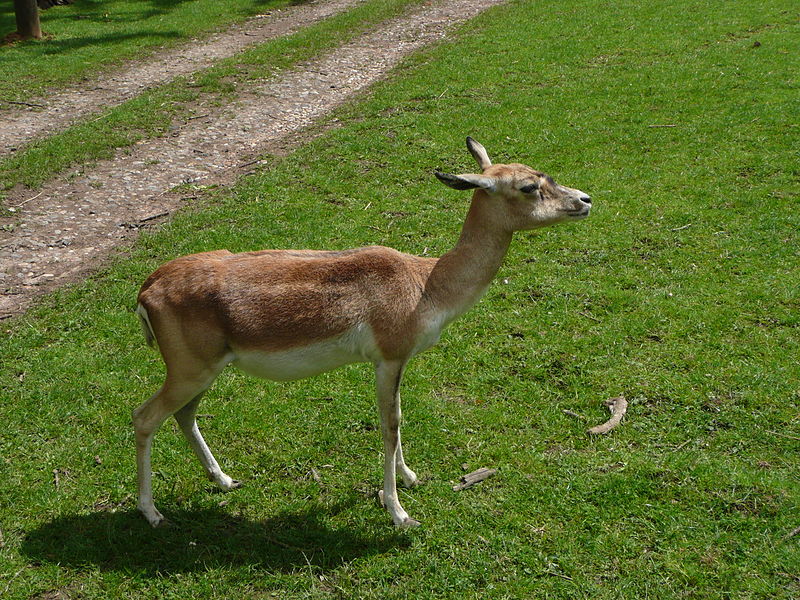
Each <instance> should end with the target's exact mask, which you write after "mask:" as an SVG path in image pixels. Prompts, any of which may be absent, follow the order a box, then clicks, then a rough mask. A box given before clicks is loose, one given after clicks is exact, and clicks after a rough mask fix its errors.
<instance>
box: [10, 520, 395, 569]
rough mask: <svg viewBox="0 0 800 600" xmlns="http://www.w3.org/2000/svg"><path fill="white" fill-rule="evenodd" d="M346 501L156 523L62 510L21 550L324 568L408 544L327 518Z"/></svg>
mask: <svg viewBox="0 0 800 600" xmlns="http://www.w3.org/2000/svg"><path fill="white" fill-rule="evenodd" d="M344 508H346V507H345V506H340V507H338V508H337V507H334V508H333V509H331V507H330V506H326V507H324V508H323V507H319V508H318V509H314V508H310V509H305V510H303V511H295V512H286V513H283V514H281V515H278V516H276V517H273V518H270V519H267V520H264V521H253V520H249V519H246V518H242V517H236V516H231V515H229V514H227V513H225V512H224V511H223V510H221V509H203V510H192V511H187V510H181V511H173V512H171V513H170V515H169V518H170V524H169V525H167V526H164V527H159V528H158V529H152V528H151V527H150V526H149V525H148V524H147V523H146V522H145V521H144V519H143V518H142V517H141V516H140V515H139V513H138V512H136V511H124V512H99V513H92V514H89V515H77V516H67V517H59V518H56V519H54V520H52V521H49V522H47V523H45V524H43V525H41V526H40V527H38V528H37V529H35V530H33V531H31V532H30V533H28V535H27V536H25V538H24V540H23V542H22V547H21V552H22V553H23V554H24V555H26V556H27V557H28V558H29V560H31V561H34V562H37V563H48V562H49V563H59V564H61V565H69V566H74V567H81V566H86V565H95V566H97V567H98V568H100V569H101V570H104V571H125V572H131V571H133V572H138V573H142V574H144V575H147V576H163V575H164V574H169V573H185V572H191V571H205V570H207V569H209V568H213V567H215V566H235V565H243V564H246V565H259V566H261V567H263V568H264V569H268V570H271V571H274V570H278V571H282V572H291V571H294V570H296V569H297V568H306V569H307V568H308V567H309V566H312V567H317V568H320V569H322V570H326V569H331V568H336V567H338V566H339V565H341V564H342V563H345V562H348V561H350V560H352V559H355V558H358V557H362V556H368V555H372V554H380V553H383V552H387V551H390V550H392V549H396V548H403V547H407V546H408V544H409V540H408V538H407V537H406V536H405V535H404V534H402V533H400V532H397V531H395V530H392V529H389V528H388V527H387V528H386V530H385V532H381V533H379V534H377V535H376V534H373V535H369V534H365V533H364V532H363V531H359V530H358V529H354V528H353V527H352V526H347V525H343V526H342V527H341V528H332V527H330V526H329V525H327V524H326V523H325V522H324V518H326V517H328V516H330V514H331V513H332V512H337V511H341V510H343V509H344ZM321 517H322V518H321Z"/></svg>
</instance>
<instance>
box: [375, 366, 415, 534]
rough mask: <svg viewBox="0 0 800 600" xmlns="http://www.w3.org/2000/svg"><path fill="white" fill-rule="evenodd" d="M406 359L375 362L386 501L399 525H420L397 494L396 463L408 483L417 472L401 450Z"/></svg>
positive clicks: (384, 498)
mask: <svg viewBox="0 0 800 600" xmlns="http://www.w3.org/2000/svg"><path fill="white" fill-rule="evenodd" d="M403 367H405V362H404V361H383V362H380V363H378V364H376V365H375V381H376V384H377V392H378V412H379V413H380V419H381V433H382V434H383V450H384V456H383V503H384V504H385V506H386V509H387V510H388V511H389V514H390V515H392V521H394V524H395V525H396V526H397V527H418V526H419V524H420V523H419V521H417V520H415V519H412V518H411V517H409V516H408V513H406V511H405V510H404V509H403V507H402V506H400V500H399V498H398V497H397V479H396V478H397V470H396V469H397V467H398V466H400V465H402V467H400V468H401V474H402V476H403V480H404V482H405V483H407V484H410V483H413V482H414V481H416V475H414V472H413V471H411V470H410V469H409V468H408V467H406V466H405V462H403V456H402V451H401V450H400V379H401V378H402V376H403Z"/></svg>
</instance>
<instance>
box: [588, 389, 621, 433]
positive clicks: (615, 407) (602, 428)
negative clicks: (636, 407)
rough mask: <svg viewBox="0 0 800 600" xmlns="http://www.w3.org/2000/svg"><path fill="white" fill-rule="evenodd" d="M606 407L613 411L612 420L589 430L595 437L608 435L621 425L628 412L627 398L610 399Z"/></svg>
mask: <svg viewBox="0 0 800 600" xmlns="http://www.w3.org/2000/svg"><path fill="white" fill-rule="evenodd" d="M605 404H606V406H608V410H610V411H611V418H610V419H609V420H608V421H606V422H605V423H603V424H602V425H598V426H597V427H592V428H591V429H590V430H589V433H591V434H594V435H602V434H606V433H608V432H609V431H611V430H612V429H614V427H616V426H617V425H619V424H620V422H621V421H622V417H623V416H624V415H625V412H626V411H627V410H628V401H627V400H625V396H617V397H616V398H609V399H608V400H606V402H605Z"/></svg>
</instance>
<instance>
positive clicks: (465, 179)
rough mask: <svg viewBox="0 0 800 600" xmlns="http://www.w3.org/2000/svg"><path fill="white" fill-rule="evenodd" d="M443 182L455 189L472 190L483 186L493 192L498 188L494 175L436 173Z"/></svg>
mask: <svg viewBox="0 0 800 600" xmlns="http://www.w3.org/2000/svg"><path fill="white" fill-rule="evenodd" d="M434 174H435V175H436V177H437V179H439V181H441V182H442V183H443V184H445V185H446V186H448V187H451V188H453V189H454V190H472V189H475V188H482V189H484V190H486V191H487V192H493V191H495V189H497V180H496V179H495V178H494V177H486V176H484V175H474V174H472V173H467V174H464V175H450V174H449V173H440V172H439V171H435V173H434Z"/></svg>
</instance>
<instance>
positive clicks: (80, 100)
mask: <svg viewBox="0 0 800 600" xmlns="http://www.w3.org/2000/svg"><path fill="white" fill-rule="evenodd" d="M362 2H364V0H328V1H322V0H317V1H315V2H308V3H306V4H298V5H294V6H290V7H288V8H285V9H283V10H273V11H269V12H267V13H265V14H262V15H258V16H256V17H253V18H251V19H249V20H247V21H245V22H243V23H238V24H236V25H234V26H232V27H230V28H229V29H227V30H226V31H225V32H221V33H217V34H213V35H212V36H210V37H209V38H208V39H205V40H202V41H196V42H195V43H192V44H182V45H180V46H179V47H177V48H173V49H171V50H168V51H164V52H162V53H160V54H158V55H157V56H155V57H152V58H150V59H147V60H145V61H138V62H136V63H134V64H130V65H128V66H127V67H125V68H123V69H121V70H118V71H115V72H112V73H109V74H105V75H101V76H99V77H96V78H94V79H92V80H91V81H87V82H83V83H81V84H79V85H76V86H74V87H71V88H69V89H66V90H63V91H59V92H57V93H54V94H51V95H49V96H48V97H47V98H34V99H30V100H28V101H27V102H26V103H14V104H12V103H2V102H0V104H5V106H2V108H3V109H4V110H3V111H2V112H0V156H2V155H4V154H8V153H9V152H13V151H14V150H16V149H17V148H19V147H21V146H23V145H24V144H26V143H28V142H30V141H31V140H33V139H35V138H37V137H41V136H43V135H46V134H52V133H54V132H57V131H59V130H61V129H64V128H65V127H67V126H68V125H70V124H72V123H75V122H76V121H80V120H81V119H83V118H85V117H86V116H87V115H90V114H92V113H96V112H99V111H100V110H103V109H106V108H110V107H113V106H117V105H118V104H122V103H123V102H125V101H126V100H130V99H131V98H134V97H136V96H138V95H139V94H141V93H142V92H143V91H145V90H147V89H150V88H153V87H156V86H158V85H161V84H164V83H167V82H168V81H171V80H172V79H175V78H176V77H179V76H180V75H188V74H191V73H194V72H196V71H199V70H201V69H205V68H207V67H210V66H212V65H213V64H214V62H216V61H218V60H220V59H223V58H228V57H230V56H233V55H234V54H236V53H237V52H241V51H242V50H245V49H246V48H247V47H248V46H253V45H256V44H262V43H264V42H266V41H268V40H271V39H274V38H278V37H281V36H286V35H291V34H292V33H295V32H296V31H299V30H300V29H303V28H304V27H308V26H309V25H313V24H314V23H317V22H319V21H322V20H324V19H327V18H328V17H331V16H333V15H335V14H337V13H340V12H343V11H345V10H347V9H348V8H351V7H352V6H354V5H356V4H359V3H362Z"/></svg>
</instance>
